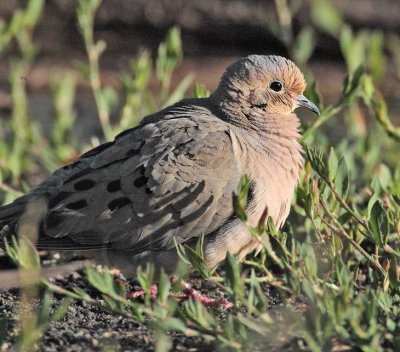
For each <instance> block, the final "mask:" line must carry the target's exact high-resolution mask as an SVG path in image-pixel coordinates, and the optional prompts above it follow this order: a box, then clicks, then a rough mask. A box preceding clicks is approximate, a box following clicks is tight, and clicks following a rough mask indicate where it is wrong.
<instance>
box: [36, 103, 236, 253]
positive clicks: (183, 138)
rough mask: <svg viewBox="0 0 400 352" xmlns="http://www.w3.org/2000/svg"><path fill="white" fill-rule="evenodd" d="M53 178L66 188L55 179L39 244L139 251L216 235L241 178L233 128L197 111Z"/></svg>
mask: <svg viewBox="0 0 400 352" xmlns="http://www.w3.org/2000/svg"><path fill="white" fill-rule="evenodd" d="M193 114H196V118H193V117H192V116H193ZM53 177H56V178H57V177H58V178H59V179H60V178H61V179H62V182H60V181H59V180H58V181H57V180H51V178H50V179H49V180H48V181H47V182H48V183H49V185H50V186H49V187H50V188H52V190H51V191H50V192H48V193H50V198H49V202H48V211H47V214H46V215H45V217H44V219H43V223H42V235H41V237H40V239H39V243H38V244H39V246H42V247H48V246H51V244H52V243H53V245H54V246H55V247H56V248H60V247H63V243H65V246H66V248H68V242H69V245H71V246H72V247H71V248H73V249H77V248H81V249H90V248H98V247H101V246H108V247H112V248H121V249H129V250H133V251H138V252H140V251H145V250H164V249H168V248H171V247H173V245H174V239H175V241H176V242H178V243H183V242H185V241H187V240H189V239H191V238H194V237H196V236H199V235H201V234H208V233H211V232H212V231H214V230H216V229H217V228H218V227H219V226H221V225H222V224H223V223H224V222H226V220H227V219H228V218H229V217H230V216H231V215H232V213H233V209H232V193H233V192H234V191H235V190H236V187H237V184H238V182H239V180H240V174H239V171H238V168H237V165H236V162H235V158H234V154H233V150H232V144H231V140H230V137H229V132H228V129H227V127H226V125H225V124H224V123H223V122H222V121H221V120H219V119H217V118H216V117H214V116H213V115H212V114H211V113H210V112H209V111H208V110H206V109H204V108H197V111H196V109H195V107H193V106H189V107H185V106H181V107H179V106H178V107H177V108H175V110H174V111H173V113H169V114H168V116H167V117H166V118H163V119H160V120H158V121H155V122H150V123H147V124H145V125H141V126H139V127H137V128H135V129H131V130H128V131H126V132H123V133H122V134H121V135H119V136H118V137H117V138H116V139H115V141H114V142H112V143H108V144H106V145H104V146H100V147H98V148H97V149H94V150H92V151H89V152H88V153H86V154H84V155H83V156H82V157H81V159H80V160H79V161H78V162H77V163H75V164H73V165H71V166H67V167H64V168H63V169H61V170H60V171H59V172H58V176H57V172H56V173H55V174H54V176H53ZM54 189H55V190H56V191H54ZM39 191H40V192H41V193H43V192H45V191H46V184H45V183H44V184H43V185H42V186H40V187H39ZM36 193H37V192H36ZM55 239H57V241H55ZM63 240H64V241H63Z"/></svg>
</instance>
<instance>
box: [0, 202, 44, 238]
mask: <svg viewBox="0 0 400 352" xmlns="http://www.w3.org/2000/svg"><path fill="white" fill-rule="evenodd" d="M46 209H47V206H46V203H45V200H44V199H43V198H41V197H32V196H30V195H25V196H22V197H20V198H18V199H16V200H15V201H14V202H13V203H11V204H7V205H4V206H2V207H0V245H2V242H3V241H4V237H5V236H8V235H11V234H17V232H20V231H21V230H23V226H22V225H29V227H30V228H31V229H32V228H34V227H36V228H38V227H39V226H40V223H41V220H42V218H43V214H44V212H45V210H46Z"/></svg>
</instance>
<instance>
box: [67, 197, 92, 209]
mask: <svg viewBox="0 0 400 352" xmlns="http://www.w3.org/2000/svg"><path fill="white" fill-rule="evenodd" d="M86 206H87V202H86V200H84V199H81V200H78V201H76V202H72V203H69V204H67V205H66V206H65V207H66V208H67V209H70V210H79V209H83V208H85V207H86Z"/></svg>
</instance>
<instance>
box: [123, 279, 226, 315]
mask: <svg viewBox="0 0 400 352" xmlns="http://www.w3.org/2000/svg"><path fill="white" fill-rule="evenodd" d="M181 285H182V291H181V292H179V293H177V294H173V293H170V295H171V296H173V297H175V298H177V299H178V300H179V301H187V300H188V299H190V298H192V299H193V300H196V301H199V302H200V303H201V304H203V305H204V306H205V307H207V308H217V307H223V308H227V309H229V308H232V307H233V304H232V302H230V301H229V300H227V299H226V298H218V299H216V298H210V297H208V296H207V295H204V294H202V293H200V292H199V291H197V290H196V289H194V288H193V287H192V286H191V285H190V284H189V283H188V282H186V281H183V280H182V281H181ZM157 292H158V287H157V284H155V283H154V284H152V285H151V287H150V297H151V298H152V299H156V298H157ZM144 294H145V292H144V290H143V289H140V290H136V291H133V292H131V293H129V295H128V298H133V299H137V298H139V297H143V296H144Z"/></svg>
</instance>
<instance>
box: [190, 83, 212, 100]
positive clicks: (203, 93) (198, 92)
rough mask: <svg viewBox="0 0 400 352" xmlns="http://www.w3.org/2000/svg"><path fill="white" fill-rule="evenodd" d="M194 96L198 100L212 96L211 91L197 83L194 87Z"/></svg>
mask: <svg viewBox="0 0 400 352" xmlns="http://www.w3.org/2000/svg"><path fill="white" fill-rule="evenodd" d="M194 96H195V97H196V98H207V97H209V96H210V91H208V90H207V88H206V87H204V86H203V85H202V84H200V83H196V84H195V85H194Z"/></svg>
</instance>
